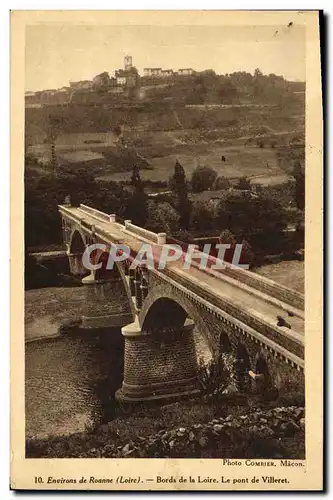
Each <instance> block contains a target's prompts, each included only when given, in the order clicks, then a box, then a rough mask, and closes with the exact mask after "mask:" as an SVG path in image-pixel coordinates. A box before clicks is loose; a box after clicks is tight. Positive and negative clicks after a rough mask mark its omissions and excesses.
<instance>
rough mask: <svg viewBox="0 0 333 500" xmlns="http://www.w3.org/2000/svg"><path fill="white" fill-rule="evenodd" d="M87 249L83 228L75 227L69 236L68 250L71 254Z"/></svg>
mask: <svg viewBox="0 0 333 500" xmlns="http://www.w3.org/2000/svg"><path fill="white" fill-rule="evenodd" d="M85 249H86V238H85V235H84V234H83V232H82V231H81V229H79V228H77V227H75V228H74V229H73V230H72V232H71V234H70V237H69V242H68V251H69V253H70V254H79V253H81V254H82V253H83V252H84V251H85Z"/></svg>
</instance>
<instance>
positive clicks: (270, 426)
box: [26, 397, 305, 459]
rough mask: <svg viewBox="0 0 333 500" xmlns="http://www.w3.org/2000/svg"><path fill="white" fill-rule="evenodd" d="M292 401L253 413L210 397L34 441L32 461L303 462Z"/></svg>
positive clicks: (300, 423)
mask: <svg viewBox="0 0 333 500" xmlns="http://www.w3.org/2000/svg"><path fill="white" fill-rule="evenodd" d="M290 401H291V399H290V398H289V406H285V405H283V400H282V399H281V400H280V401H276V402H274V403H267V402H266V403H262V402H261V403H260V402H258V401H257V402H254V401H253V402H252V406H251V407H250V408H249V407H248V401H247V400H242V398H241V399H239V398H238V399H237V398H235V397H234V401H233V403H231V402H230V401H228V399H227V398H226V399H225V400H224V401H223V400H219V403H218V404H217V403H216V401H214V400H211V399H209V398H208V399H207V397H205V398H203V399H201V400H200V399H194V400H188V401H182V402H178V403H172V404H169V405H164V406H161V407H156V408H150V409H149V408H145V409H144V410H141V411H138V412H137V413H134V414H133V415H131V416H122V417H118V418H116V419H115V420H113V421H111V422H108V423H105V424H102V425H100V426H97V427H96V428H94V429H88V430H87V431H86V432H83V433H77V434H72V435H68V436H58V437H49V438H47V439H28V440H27V442H26V456H27V457H30V458H69V457H70V458H92V457H95V458H102V457H104V458H108V457H118V458H124V457H130V458H133V457H139V458H144V457H145V458H217V457H219V458H221V457H223V458H257V457H258V458H270V459H274V458H299V459H302V458H304V456H305V450H304V427H305V420H304V408H303V407H302V406H297V405H293V406H290ZM295 401H296V400H295ZM286 402H287V401H286ZM287 403H288V402H287Z"/></svg>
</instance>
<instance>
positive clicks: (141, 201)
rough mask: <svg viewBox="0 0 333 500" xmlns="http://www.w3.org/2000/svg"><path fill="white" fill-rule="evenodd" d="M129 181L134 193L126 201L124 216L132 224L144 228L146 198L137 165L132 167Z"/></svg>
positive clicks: (146, 213)
mask: <svg viewBox="0 0 333 500" xmlns="http://www.w3.org/2000/svg"><path fill="white" fill-rule="evenodd" d="M131 181H132V186H133V189H134V191H133V194H132V196H130V198H129V199H128V201H127V206H126V208H125V210H124V215H125V217H126V218H128V219H130V220H131V221H132V222H133V223H134V224H137V225H138V226H141V227H144V226H145V224H146V221H147V218H148V208H147V200H148V197H147V195H146V194H145V192H144V187H143V182H142V180H141V177H140V171H139V167H138V166H137V165H134V167H133V172H132V176H131Z"/></svg>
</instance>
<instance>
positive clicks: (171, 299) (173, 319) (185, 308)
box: [139, 284, 218, 354]
mask: <svg viewBox="0 0 333 500" xmlns="http://www.w3.org/2000/svg"><path fill="white" fill-rule="evenodd" d="M187 318H189V319H191V320H192V321H193V322H194V324H195V326H196V328H197V329H198V331H199V332H200V334H201V335H202V336H203V337H204V339H205V340H206V342H207V345H208V347H209V349H210V350H211V352H212V354H216V353H217V352H218V348H217V346H216V345H215V344H214V343H213V342H212V339H211V335H210V331H209V328H208V327H207V325H206V323H205V322H204V321H203V319H202V317H201V316H200V311H199V310H198V308H197V307H195V305H194V304H193V303H192V302H191V301H190V300H189V299H188V298H187V297H186V296H183V295H182V294H180V293H179V292H178V291H176V290H175V289H170V288H169V287H168V286H165V285H163V284H162V285H157V286H155V287H154V288H153V289H152V290H151V291H150V292H149V293H148V295H147V297H146V300H145V301H144V303H143V307H142V309H141V312H140V316H139V322H140V325H141V329H142V330H143V331H149V330H151V329H153V330H154V329H155V327H154V325H157V326H158V327H159V328H163V327H165V328H168V327H170V328H171V327H182V326H183V325H184V324H185V321H186V319H187Z"/></svg>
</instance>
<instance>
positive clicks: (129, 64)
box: [125, 56, 132, 71]
mask: <svg viewBox="0 0 333 500" xmlns="http://www.w3.org/2000/svg"><path fill="white" fill-rule="evenodd" d="M130 69H132V56H125V71H129V70H130Z"/></svg>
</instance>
